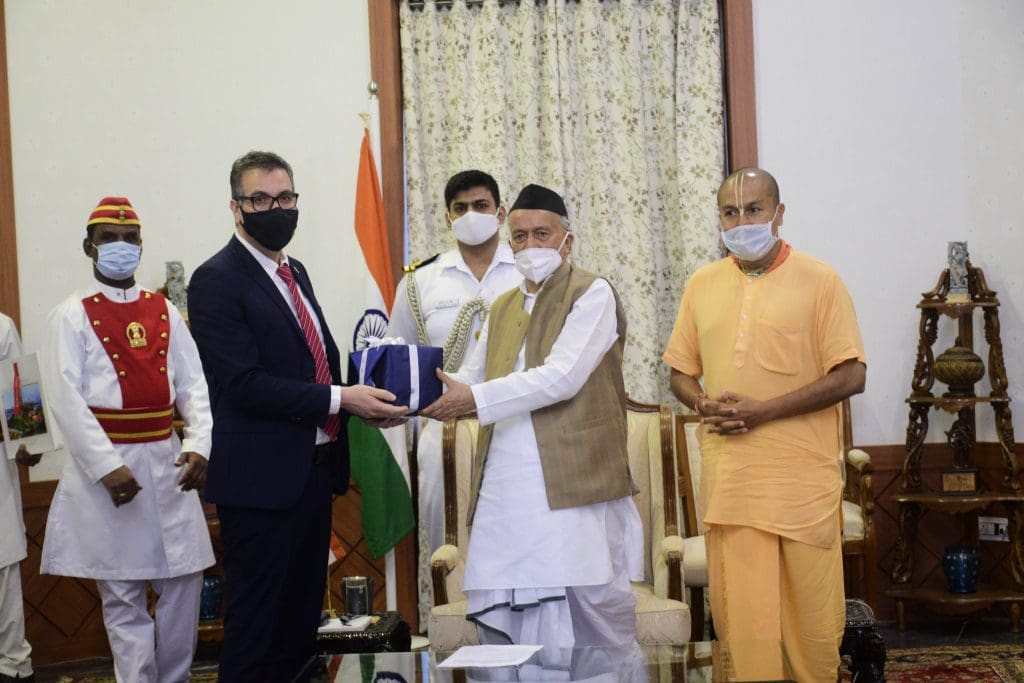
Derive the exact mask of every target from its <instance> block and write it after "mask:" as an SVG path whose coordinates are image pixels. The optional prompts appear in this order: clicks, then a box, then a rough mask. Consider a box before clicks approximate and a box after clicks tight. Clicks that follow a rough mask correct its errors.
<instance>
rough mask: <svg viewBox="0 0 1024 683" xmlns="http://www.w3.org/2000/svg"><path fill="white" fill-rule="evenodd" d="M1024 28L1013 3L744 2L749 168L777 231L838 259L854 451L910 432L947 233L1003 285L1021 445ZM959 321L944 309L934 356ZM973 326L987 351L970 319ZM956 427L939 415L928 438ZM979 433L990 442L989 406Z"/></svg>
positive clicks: (1022, 11)
mask: <svg viewBox="0 0 1024 683" xmlns="http://www.w3.org/2000/svg"><path fill="white" fill-rule="evenodd" d="M1022 27H1024V4H1022V3H1019V2H1017V1H1016V0H1003V1H997V0H982V1H974V0H962V1H958V0H905V1H904V2H888V1H886V0H863V1H862V2H857V3H845V2H843V3H840V2H835V1H830V2H821V1H820V0H770V1H767V0H756V1H755V2H754V43H755V61H756V74H757V79H756V89H757V128H758V146H759V150H758V154H759V162H760V165H761V166H763V167H764V168H766V169H768V170H769V171H771V172H772V173H773V174H775V175H776V177H777V178H778V180H779V183H780V185H781V189H782V194H783V201H784V202H785V204H786V223H785V226H784V228H783V232H782V234H783V235H784V237H785V238H786V239H788V240H790V241H791V242H792V243H793V244H794V245H795V246H796V247H798V248H801V249H805V250H806V251H809V252H811V253H813V254H815V255H818V256H820V257H821V258H823V259H825V260H826V261H828V262H830V263H831V264H833V265H834V266H835V267H836V268H837V269H838V270H839V272H840V273H841V275H842V276H843V278H844V280H845V281H846V283H847V285H848V287H849V289H850V291H851V294H852V295H853V298H854V302H855V303H856V306H857V311H858V317H859V320H860V323H861V329H862V332H863V334H864V341H865V346H866V351H867V355H868V367H869V369H868V384H867V389H866V391H865V393H864V394H863V395H862V396H860V397H858V398H857V399H855V401H854V406H853V408H854V423H855V424H854V430H855V431H854V434H855V438H856V440H857V442H858V443H860V444H898V443H902V442H903V441H904V439H905V433H906V427H907V415H908V411H907V407H906V404H905V403H904V399H905V398H906V397H907V396H908V395H909V394H910V380H911V377H912V374H913V365H914V357H915V351H916V346H917V339H918V322H919V319H920V316H919V312H918V310H917V309H916V308H915V305H916V304H917V302H918V301H919V300H920V296H921V293H922V292H924V291H926V290H929V289H931V288H932V287H933V286H934V285H935V283H936V280H937V278H938V275H939V273H940V272H941V270H942V268H943V267H944V265H945V263H946V243H947V242H948V241H950V240H967V241H968V243H969V244H968V246H969V249H970V253H971V260H972V263H973V264H974V265H976V266H980V267H981V268H983V269H984V271H985V274H986V276H987V279H988V283H989V285H990V286H991V287H992V288H993V289H995V290H997V291H998V293H999V299H1000V302H1001V303H1002V307H1001V309H1000V318H1001V323H1002V339H1003V344H1004V347H1005V356H1006V366H1007V373H1008V375H1009V380H1010V394H1011V397H1012V399H1013V400H1014V401H1016V402H1017V403H1016V404H1015V407H1016V415H1015V416H1014V427H1015V430H1016V435H1017V439H1018V441H1019V440H1021V439H1022V438H1024V418H1022V415H1024V413H1022V411H1024V406H1022V405H1021V404H1020V401H1021V399H1022V398H1024V358H1022V357H1021V353H1020V348H1021V341H1022V336H1024V322H1022V314H1021V313H1022V305H1024V303H1022V302H1024V278H1022V277H1021V276H1020V275H1019V269H1020V265H1019V261H1020V258H1021V255H1022V254H1024V225H1021V217H1022V216H1024V191H1022V184H1021V181H1022V170H1021V164H1022V163H1024V162H1022V159H1024V136H1021V134H1020V125H1019V122H1020V117H1021V112H1024V32H1022ZM954 328H955V325H954V324H953V322H952V321H950V320H949V319H944V321H943V323H942V324H941V325H940V337H939V340H938V342H937V343H936V345H935V347H934V348H935V351H936V353H938V352H940V351H942V350H944V349H945V348H947V347H948V346H950V345H951V344H952V342H953V337H954V336H955V333H954ZM975 328H976V329H975V348H976V349H978V348H981V349H987V347H986V346H985V344H984V340H983V335H982V332H981V330H982V326H981V320H980V318H979V319H977V320H976V323H975ZM982 356H983V358H984V357H986V355H985V353H984V352H983V353H982ZM936 388H937V389H941V385H938V384H937V385H936ZM978 388H979V389H980V390H984V391H987V390H988V385H987V383H984V384H983V385H982V384H980V385H979V387H978ZM949 423H950V420H949V418H948V417H945V416H941V417H940V416H936V415H935V414H934V413H933V422H932V428H931V430H930V432H929V441H942V440H944V436H943V435H942V429H943V428H947V426H948V424H949ZM978 425H979V438H980V439H982V440H986V441H992V440H994V439H995V436H994V430H993V429H992V425H991V413H990V412H989V411H987V410H986V409H984V408H981V409H979V412H978Z"/></svg>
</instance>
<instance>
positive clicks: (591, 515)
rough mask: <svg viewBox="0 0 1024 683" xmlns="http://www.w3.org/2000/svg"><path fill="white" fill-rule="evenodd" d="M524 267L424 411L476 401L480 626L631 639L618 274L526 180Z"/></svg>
mask: <svg viewBox="0 0 1024 683" xmlns="http://www.w3.org/2000/svg"><path fill="white" fill-rule="evenodd" d="M509 224H510V233H511V242H512V249H513V251H514V252H515V260H516V266H517V268H518V269H519V270H520V272H521V273H522V274H523V276H524V278H525V280H524V282H523V285H522V286H521V287H519V288H516V289H513V290H512V291H510V292H508V293H507V294H504V295H502V296H500V297H498V299H497V300H496V301H495V302H494V304H493V305H492V307H491V314H490V317H489V320H488V325H487V328H486V331H485V332H484V334H483V335H481V338H480V343H479V346H478V347H477V349H476V351H475V353H474V355H473V357H472V358H471V359H470V361H469V363H468V365H467V366H466V367H465V368H464V369H463V371H462V372H460V373H459V374H457V375H454V376H451V377H449V376H447V375H445V374H444V373H441V374H440V376H441V377H442V381H443V382H444V383H445V386H446V393H445V395H444V396H443V397H442V398H441V399H439V400H438V401H437V402H435V403H434V404H433V405H432V406H430V407H428V409H427V410H426V411H424V414H426V415H427V416H429V417H433V418H435V419H442V420H443V419H448V418H451V417H454V416H457V415H461V414H465V413H467V412H470V411H472V410H476V412H477V415H478V417H479V420H480V423H481V425H482V427H481V432H480V440H479V442H478V444H477V452H476V457H475V460H474V464H473V488H472V493H471V495H472V499H471V501H470V507H469V512H468V516H469V519H470V523H471V525H472V533H471V535H470V540H469V554H468V558H467V563H466V573H465V578H464V581H463V590H464V591H465V592H466V594H467V596H468V598H469V607H468V613H467V618H469V619H471V620H472V621H474V622H475V623H476V624H477V626H478V633H479V636H480V639H481V642H490V643H508V642H512V643H530V644H541V645H546V646H559V647H568V646H573V645H576V646H587V645H620V644H626V643H630V642H632V641H633V640H634V639H635V635H636V598H635V596H634V594H633V591H632V588H631V586H630V580H639V579H640V578H641V576H642V574H643V561H642V548H643V537H642V528H641V522H640V517H639V514H638V513H637V510H636V507H635V505H634V503H633V500H632V498H631V494H632V493H633V492H634V491H635V487H634V486H633V484H632V481H631V479H630V475H629V468H628V461H627V457H626V405H625V404H626V396H625V389H624V387H623V381H622V350H623V345H624V342H625V331H626V321H625V314H624V313H623V311H622V307H621V305H620V304H619V301H618V297H617V295H616V294H615V290H614V289H613V288H612V287H611V285H610V284H609V283H608V281H607V280H604V279H602V278H599V277H596V276H594V275H592V274H589V273H587V272H585V271H582V270H581V269H579V268H575V267H574V266H572V265H571V264H570V263H568V262H567V261H566V258H567V256H568V253H569V248H570V246H571V244H572V239H573V237H572V233H571V232H569V231H568V219H567V212H566V209H565V204H564V202H563V201H562V198H561V197H560V196H559V195H558V194H556V193H554V192H553V191H551V190H549V189H547V188H544V187H541V186H539V185H528V186H527V187H526V188H524V189H523V191H522V193H521V194H520V195H519V198H518V199H517V200H516V203H515V204H514V205H513V207H512V211H511V212H510V214H509Z"/></svg>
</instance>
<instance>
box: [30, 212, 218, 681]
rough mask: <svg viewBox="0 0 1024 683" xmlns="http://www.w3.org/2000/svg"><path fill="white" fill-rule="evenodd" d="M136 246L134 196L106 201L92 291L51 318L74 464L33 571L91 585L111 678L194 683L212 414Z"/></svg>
mask: <svg viewBox="0 0 1024 683" xmlns="http://www.w3.org/2000/svg"><path fill="white" fill-rule="evenodd" d="M141 246H142V238H141V232H140V226H139V222H138V216H137V215H136V214H135V211H134V210H133V209H132V207H131V204H130V203H129V202H128V200H127V199H125V198H123V197H107V198H105V199H103V200H102V201H101V202H100V204H99V206H98V207H97V208H96V210H94V211H93V213H92V215H91V216H90V220H89V223H88V227H87V236H86V239H85V241H84V243H83V249H84V250H85V253H86V255H88V256H89V257H90V258H92V259H93V269H94V275H95V278H96V280H97V282H95V283H94V284H93V285H92V286H91V287H87V288H85V289H82V290H80V291H77V292H75V293H74V294H72V295H71V296H70V297H68V298H67V299H66V300H65V301H64V302H63V303H61V304H59V305H58V306H57V307H56V308H55V309H54V310H53V311H51V312H50V316H49V321H48V325H49V330H48V344H49V347H48V349H47V353H46V358H45V360H46V363H45V366H46V367H45V380H46V387H47V390H48V392H49V397H50V403H51V408H52V411H53V415H54V417H55V418H56V420H57V423H58V424H59V425H60V428H61V431H62V432H63V435H64V441H65V445H66V447H67V451H68V455H69V457H68V458H67V459H66V460H65V464H64V470H63V472H62V473H61V477H60V483H59V484H58V486H57V491H56V493H55V494H54V497H53V503H52V505H51V507H50V516H49V519H48V520H47V524H46V540H45V543H44V545H43V557H42V566H41V572H42V573H44V574H59V575H63V576H77V577H85V578H92V579H96V585H97V587H98V588H99V593H100V597H101V598H102V601H103V621H104V624H105V625H106V629H107V637H108V638H109V640H110V648H111V651H112V652H113V655H114V670H115V673H116V676H117V680H118V681H132V682H147V683H148V682H150V681H152V682H157V681H159V682H160V683H165V682H177V681H187V680H189V669H190V667H191V663H192V657H193V654H194V652H195V643H196V626H197V623H198V618H199V593H200V590H201V587H202V570H203V569H204V568H206V567H209V566H210V565H212V564H213V561H214V558H213V551H212V548H211V546H210V537H209V533H208V532H207V528H206V520H205V516H204V514H203V510H202V506H201V504H200V501H199V495H198V493H197V492H196V490H195V489H196V488H198V487H201V486H202V484H203V481H204V479H205V472H206V457H207V456H208V454H209V451H210V445H211V444H210V430H211V427H212V418H211V417H210V406H209V398H208V395H207V388H206V380H205V378H204V376H203V371H202V367H201V365H200V362H199V355H198V353H197V351H196V346H195V343H194V342H193V341H192V337H191V336H190V335H189V332H188V328H187V327H186V326H185V323H184V321H183V320H182V318H181V315H180V314H179V313H178V311H177V310H176V309H175V308H174V307H173V306H170V305H168V304H167V301H166V300H165V299H164V297H162V296H161V295H159V294H156V293H154V292H148V291H145V290H143V289H141V288H140V287H138V285H136V284H135V278H134V272H135V268H136V267H137V266H138V262H139V256H140V254H141ZM175 407H177V409H178V411H179V412H180V414H181V416H182V417H183V418H184V420H185V439H184V441H179V440H178V437H177V435H176V434H175V432H174V429H173V427H172V423H171V419H172V414H173V410H174V408H175ZM147 585H150V586H152V588H153V591H154V592H155V593H156V594H157V595H158V596H159V597H158V600H157V604H156V620H155V623H154V620H153V619H152V618H151V617H150V615H149V613H148V612H147V609H146V589H147Z"/></svg>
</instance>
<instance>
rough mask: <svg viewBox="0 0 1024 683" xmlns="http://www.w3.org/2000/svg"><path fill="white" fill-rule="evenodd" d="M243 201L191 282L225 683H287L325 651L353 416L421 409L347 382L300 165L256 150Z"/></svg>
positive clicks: (239, 165)
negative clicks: (316, 271)
mask: <svg viewBox="0 0 1024 683" xmlns="http://www.w3.org/2000/svg"><path fill="white" fill-rule="evenodd" d="M231 197H232V198H231V202H230V208H231V212H232V214H233V215H234V219H235V235H233V236H232V238H231V239H230V240H229V242H228V244H227V246H226V247H224V248H223V249H221V250H220V251H219V252H217V253H216V254H215V255H214V256H213V257H211V258H210V259H209V260H208V261H206V263H204V264H203V265H201V266H200V267H199V268H198V269H197V270H196V271H195V273H194V274H193V275H192V280H191V282H190V284H189V290H188V310H189V320H190V323H191V327H192V334H193V336H194V337H195V340H196V343H197V345H198V346H199V353H200V357H201V358H202V361H203V369H204V371H205V373H206V379H207V382H208V384H209V387H210V403H211V406H212V409H213V449H212V452H211V455H210V464H209V469H208V471H207V477H206V499H207V500H208V501H210V502H213V503H216V504H217V514H218V517H219V518H220V526H221V537H222V538H223V540H224V544H225V554H224V569H225V571H226V572H227V612H226V616H225V621H224V642H223V645H222V647H221V658H220V680H221V681H222V683H232V682H233V681H244V682H245V683H252V682H254V681H267V682H272V683H279V682H282V681H290V680H292V678H293V677H294V676H295V675H296V673H297V672H299V671H300V669H301V668H302V666H303V664H304V663H305V662H306V660H308V658H309V657H310V656H311V655H312V654H313V646H314V640H315V635H316V629H317V626H318V624H319V620H320V608H321V604H322V600H323V593H324V587H325V582H326V573H327V549H328V543H329V535H330V524H331V493H332V491H333V492H335V493H344V491H345V489H346V488H347V485H348V451H347V446H346V438H345V436H346V435H345V426H346V422H347V419H348V417H349V416H350V415H357V416H359V417H361V418H363V419H365V420H367V421H368V422H371V423H372V424H374V425H376V426H392V425H394V424H399V423H401V422H402V421H403V419H402V415H404V414H405V413H406V412H407V411H408V409H407V408H406V407H404V406H393V405H390V404H388V403H385V401H393V400H394V399H395V396H394V395H393V394H391V393H390V392H388V391H384V390H382V389H375V388H372V387H367V386H362V385H356V386H346V387H344V388H342V386H341V371H340V354H339V352H338V347H337V345H336V344H335V343H334V339H333V338H332V337H331V333H330V330H329V329H328V328H327V323H326V321H325V320H324V316H323V313H322V312H321V310H320V306H319V304H318V303H317V300H316V296H315V295H314V294H313V287H312V284H311V283H310V280H309V275H308V274H307V272H306V270H305V268H303V266H302V264H301V263H299V262H298V261H297V260H296V259H294V258H289V257H288V256H286V255H285V254H284V251H283V249H284V247H285V246H286V245H287V244H288V242H289V241H290V240H291V237H292V235H293V234H294V232H295V228H296V225H297V223H298V213H299V212H298V209H297V208H296V206H297V204H298V194H296V192H295V187H294V181H293V177H292V169H291V167H290V166H289V165H288V163H287V162H286V161H285V160H284V159H282V158H281V157H279V156H278V155H276V154H273V153H270V152H249V153H248V154H246V155H245V156H243V157H241V158H240V159H238V160H237V161H235V163H234V164H233V165H232V167H231Z"/></svg>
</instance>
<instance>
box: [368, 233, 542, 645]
mask: <svg viewBox="0 0 1024 683" xmlns="http://www.w3.org/2000/svg"><path fill="white" fill-rule="evenodd" d="M410 277H411V278H415V280H416V288H417V290H418V292H419V299H420V310H421V312H422V315H423V323H424V327H425V328H426V332H427V339H426V340H423V339H419V338H418V334H417V330H416V321H415V319H414V318H413V314H412V311H411V309H410V304H409V298H408V289H407V287H406V285H407V283H406V279H407V278H410ZM522 281H523V276H522V275H521V274H520V273H519V271H518V270H517V269H516V264H515V259H514V258H513V256H512V249H511V248H510V247H509V246H508V244H507V243H506V242H504V241H502V242H499V243H498V247H497V249H496V250H495V252H494V257H493V259H492V260H491V265H490V266H488V268H487V272H486V273H484V276H483V278H482V279H481V280H477V279H476V276H475V275H473V271H471V270H470V269H469V266H467V265H466V262H465V261H464V260H463V258H462V253H461V252H460V251H459V250H458V249H452V250H451V251H446V252H444V253H443V254H441V255H440V256H438V257H437V259H436V260H435V261H433V262H432V263H428V264H425V265H423V266H420V267H419V268H416V269H415V270H414V271H412V272H411V273H407V274H406V275H405V277H403V278H402V281H401V282H400V283H399V284H398V289H397V290H396V292H395V303H394V305H393V306H392V307H391V319H390V321H389V322H388V333H387V334H388V336H389V337H402V338H403V339H405V341H406V343H407V344H420V345H425V346H444V343H445V340H446V339H447V338H448V334H449V332H451V329H452V326H453V325H454V323H455V318H456V316H457V315H458V313H459V311H460V310H461V309H462V307H463V306H465V305H466V303H468V302H469V301H471V300H472V299H476V298H483V299H484V300H486V301H487V303H488V304H490V303H492V302H493V301H494V300H495V299H496V298H498V296H499V295H500V294H503V293H505V292H507V291H508V290H510V289H512V288H513V287H517V286H518V285H519V283H521V282H522ZM479 330H480V318H479V316H477V317H476V318H474V320H473V327H472V330H471V331H470V334H469V337H468V343H467V345H466V352H465V354H464V355H463V357H462V364H463V365H465V363H466V360H467V359H469V358H470V357H471V356H472V354H473V350H474V349H475V348H476V344H477V332H478V331H479ZM418 426H419V430H420V433H419V441H418V443H417V448H416V459H417V464H418V471H419V484H418V490H419V505H418V507H419V549H420V552H419V557H420V560H419V586H420V590H419V593H420V602H419V604H420V623H421V624H424V625H426V623H427V618H428V617H429V616H430V607H431V606H432V605H433V590H432V588H431V575H430V555H431V553H433V552H434V551H435V550H437V549H438V548H440V547H441V546H442V545H443V544H444V476H443V475H444V472H443V468H442V465H441V427H442V423H441V422H438V421H437V420H430V419H427V418H423V419H420V420H419V421H418Z"/></svg>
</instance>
